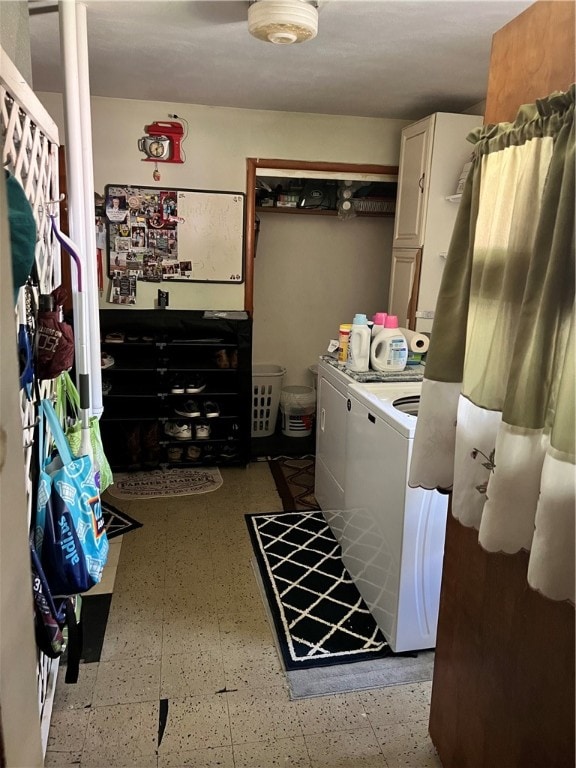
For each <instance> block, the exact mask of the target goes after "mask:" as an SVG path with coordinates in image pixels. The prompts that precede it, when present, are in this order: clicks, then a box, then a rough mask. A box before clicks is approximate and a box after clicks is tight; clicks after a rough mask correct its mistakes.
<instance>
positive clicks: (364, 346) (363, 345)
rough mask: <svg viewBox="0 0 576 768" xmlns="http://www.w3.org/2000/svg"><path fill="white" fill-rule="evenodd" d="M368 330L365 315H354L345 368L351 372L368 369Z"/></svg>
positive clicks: (369, 337)
mask: <svg viewBox="0 0 576 768" xmlns="http://www.w3.org/2000/svg"><path fill="white" fill-rule="evenodd" d="M370 340H371V335H370V328H369V327H368V318H367V317H366V315H361V314H356V315H355V316H354V320H353V321H352V328H351V329H350V340H349V342H348V359H347V361H346V367H347V368H348V369H349V370H351V371H367V370H368V369H369V368H370Z"/></svg>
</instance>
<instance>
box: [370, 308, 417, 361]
mask: <svg viewBox="0 0 576 768" xmlns="http://www.w3.org/2000/svg"><path fill="white" fill-rule="evenodd" d="M407 360H408V344H407V343H406V338H405V336H404V334H402V333H401V332H400V331H399V330H398V317H397V316H396V315H388V317H387V318H386V322H385V324H384V328H383V329H382V330H381V331H380V332H379V333H378V334H377V335H376V336H375V337H374V338H373V339H372V344H371V347H370V363H371V365H372V368H374V370H375V371H403V370H404V368H405V367H406V361H407Z"/></svg>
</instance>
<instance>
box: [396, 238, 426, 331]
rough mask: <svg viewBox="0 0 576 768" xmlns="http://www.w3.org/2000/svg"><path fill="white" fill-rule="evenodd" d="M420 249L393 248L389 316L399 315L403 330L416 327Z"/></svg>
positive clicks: (399, 322)
mask: <svg viewBox="0 0 576 768" xmlns="http://www.w3.org/2000/svg"><path fill="white" fill-rule="evenodd" d="M421 255H422V250H421V249H420V248H393V249H392V270H391V272H390V293H389V296H388V314H390V315H398V324H399V326H400V327H401V328H412V329H414V328H415V327H416V306H417V304H418V289H419V283H420V259H421Z"/></svg>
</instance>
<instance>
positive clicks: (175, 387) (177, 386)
mask: <svg viewBox="0 0 576 768" xmlns="http://www.w3.org/2000/svg"><path fill="white" fill-rule="evenodd" d="M185 391H186V387H185V386H184V384H183V383H182V382H181V381H178V380H177V379H175V380H174V381H173V382H172V386H171V387H170V392H172V394H173V395H183V394H184V392H185Z"/></svg>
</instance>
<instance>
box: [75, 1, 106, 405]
mask: <svg viewBox="0 0 576 768" xmlns="http://www.w3.org/2000/svg"><path fill="white" fill-rule="evenodd" d="M76 33H77V34H76V42H77V48H78V88H79V98H80V126H81V131H82V171H83V182H84V209H83V213H84V231H85V234H86V246H85V251H84V253H85V254H86V258H85V263H86V269H85V288H84V290H85V292H86V315H87V328H86V331H87V334H88V359H89V364H90V368H89V370H90V410H91V413H92V414H94V415H96V416H100V415H101V414H102V411H103V408H102V377H101V374H100V314H99V305H98V270H97V266H96V232H95V222H94V218H95V211H94V163H93V155H92V118H91V109H90V71H89V64H88V21H87V9H86V6H85V5H84V3H78V4H77V5H76Z"/></svg>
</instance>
